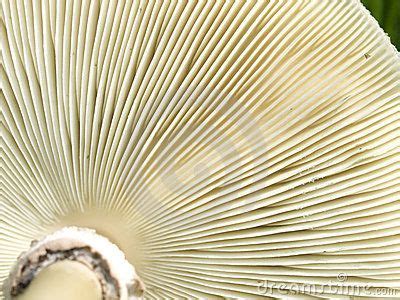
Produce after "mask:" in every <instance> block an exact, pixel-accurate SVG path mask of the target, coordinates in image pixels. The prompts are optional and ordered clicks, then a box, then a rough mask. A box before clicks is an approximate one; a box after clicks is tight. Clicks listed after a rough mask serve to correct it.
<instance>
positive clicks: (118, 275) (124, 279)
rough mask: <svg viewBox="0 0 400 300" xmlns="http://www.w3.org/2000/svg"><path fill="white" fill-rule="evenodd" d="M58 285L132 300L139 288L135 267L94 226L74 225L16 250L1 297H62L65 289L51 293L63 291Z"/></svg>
mask: <svg viewBox="0 0 400 300" xmlns="http://www.w3.org/2000/svg"><path fill="white" fill-rule="evenodd" d="M59 281H60V282H59ZM71 285H73V286H74V288H71ZM63 287H65V291H71V290H74V293H76V292H78V291H81V293H80V295H81V298H82V297H83V298H82V299H104V300H111V299H115V300H116V299H123V300H125V299H126V300H133V299H137V298H140V297H141V296H142V294H143V291H144V288H143V284H142V282H141V281H140V279H139V277H138V275H137V274H136V272H135V268H134V267H133V266H132V265H131V264H130V263H129V262H128V261H127V260H126V259H125V255H124V254H123V252H122V251H121V250H120V249H119V248H118V247H117V246H116V245H114V244H113V243H111V242H110V241H109V240H108V239H107V238H105V237H103V236H100V235H99V234H97V233H96V232H95V231H94V230H91V229H87V228H77V227H66V228H63V229H61V230H58V231H56V232H54V233H53V234H50V235H48V236H46V237H45V238H44V239H43V240H41V241H33V242H32V244H31V247H30V249H29V250H28V251H27V252H24V253H22V254H21V255H20V257H19V259H18V261H17V264H16V265H15V267H14V268H13V270H12V271H11V273H10V276H9V278H8V280H7V281H6V283H5V285H4V290H5V295H6V297H8V298H6V299H21V300H22V299H30V300H33V299H47V298H46V297H47V296H46V295H47V294H49V295H50V296H51V297H53V298H54V297H55V296H57V297H56V298H57V299H62V298H61V297H65V296H66V295H65V294H64V295H60V296H59V297H58V295H55V293H56V292H57V291H61V293H62V290H63ZM68 297H70V296H68ZM49 299H50V298H49ZM74 299H76V298H75V297H74Z"/></svg>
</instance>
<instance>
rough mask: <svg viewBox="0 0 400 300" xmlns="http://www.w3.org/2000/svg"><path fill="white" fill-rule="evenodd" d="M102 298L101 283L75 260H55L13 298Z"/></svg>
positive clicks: (58, 299) (77, 299)
mask: <svg viewBox="0 0 400 300" xmlns="http://www.w3.org/2000/svg"><path fill="white" fill-rule="evenodd" d="M54 299H57V300H71V299H74V300H102V294H101V285H100V283H99V281H98V280H97V278H96V276H95V274H94V273H93V272H92V271H91V270H89V268H88V267H86V266H85V265H83V264H82V263H80V262H76V261H60V262H56V263H54V264H52V265H50V266H48V267H47V268H45V269H43V270H42V271H40V272H39V274H38V275H37V276H36V277H35V279H34V280H33V281H32V282H31V284H30V285H29V286H28V288H27V289H26V290H25V291H24V293H23V294H21V295H20V296H18V297H16V298H15V300H54Z"/></svg>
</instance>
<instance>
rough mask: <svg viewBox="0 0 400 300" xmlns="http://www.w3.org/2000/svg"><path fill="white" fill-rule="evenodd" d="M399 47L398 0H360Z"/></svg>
mask: <svg viewBox="0 0 400 300" xmlns="http://www.w3.org/2000/svg"><path fill="white" fill-rule="evenodd" d="M361 2H363V3H364V5H365V6H366V7H367V8H368V9H369V11H370V12H371V13H372V15H373V16H374V18H375V19H377V20H378V22H379V24H380V26H381V27H382V28H383V29H384V30H385V32H386V33H387V34H388V35H389V36H390V40H391V41H392V44H394V45H395V46H396V48H397V50H399V49H400V0H361Z"/></svg>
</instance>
